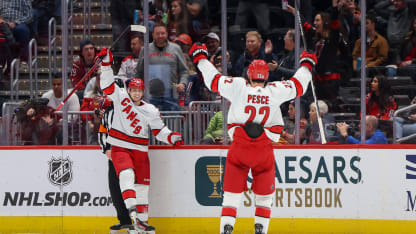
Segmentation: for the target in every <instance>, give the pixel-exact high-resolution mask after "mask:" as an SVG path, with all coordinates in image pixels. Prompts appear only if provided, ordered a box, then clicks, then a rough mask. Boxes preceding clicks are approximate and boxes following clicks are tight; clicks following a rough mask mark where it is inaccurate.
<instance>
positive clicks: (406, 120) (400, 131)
mask: <svg viewBox="0 0 416 234" xmlns="http://www.w3.org/2000/svg"><path fill="white" fill-rule="evenodd" d="M410 104H412V105H413V104H416V97H414V98H413V100H412V102H411V103H410ZM394 125H395V127H396V136H395V137H396V139H399V138H402V137H406V136H410V135H412V134H415V133H416V109H412V110H411V111H409V112H405V113H404V114H402V115H400V116H399V117H396V118H395V120H394Z"/></svg>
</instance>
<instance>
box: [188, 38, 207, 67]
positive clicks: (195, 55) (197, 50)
mask: <svg viewBox="0 0 416 234" xmlns="http://www.w3.org/2000/svg"><path fill="white" fill-rule="evenodd" d="M188 54H189V56H190V57H191V59H192V62H193V63H194V64H195V65H198V62H199V60H201V59H208V51H207V47H206V46H205V44H201V43H199V42H197V43H194V44H193V45H192V47H191V49H190V50H189V53H188Z"/></svg>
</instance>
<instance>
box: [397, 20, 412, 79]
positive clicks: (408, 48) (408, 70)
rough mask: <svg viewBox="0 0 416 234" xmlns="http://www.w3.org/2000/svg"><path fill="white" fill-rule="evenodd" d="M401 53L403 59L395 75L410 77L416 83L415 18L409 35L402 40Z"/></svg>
mask: <svg viewBox="0 0 416 234" xmlns="http://www.w3.org/2000/svg"><path fill="white" fill-rule="evenodd" d="M401 53H402V54H404V56H405V57H404V59H403V61H402V62H401V63H399V65H398V68H397V74H398V75H399V76H410V77H412V79H413V80H414V81H416V17H415V18H414V19H413V24H412V25H411V28H410V30H409V33H408V34H407V36H406V37H405V38H404V41H403V44H402V49H401Z"/></svg>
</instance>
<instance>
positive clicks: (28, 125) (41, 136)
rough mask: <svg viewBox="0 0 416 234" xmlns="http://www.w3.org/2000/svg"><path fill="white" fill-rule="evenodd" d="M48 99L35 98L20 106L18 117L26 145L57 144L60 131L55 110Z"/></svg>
mask: <svg viewBox="0 0 416 234" xmlns="http://www.w3.org/2000/svg"><path fill="white" fill-rule="evenodd" d="M47 102H48V100H47V99H44V98H41V99H34V100H30V101H28V102H25V103H24V104H23V105H22V107H21V108H18V111H17V113H16V114H17V119H18V121H19V122H20V123H21V137H22V141H23V144H24V145H55V144H56V136H57V133H58V125H57V121H56V119H54V118H52V112H53V110H52V109H51V108H50V107H48V106H47Z"/></svg>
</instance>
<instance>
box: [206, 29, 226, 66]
mask: <svg viewBox="0 0 416 234" xmlns="http://www.w3.org/2000/svg"><path fill="white" fill-rule="evenodd" d="M203 41H204V43H205V45H206V46H207V51H208V60H209V61H211V63H212V64H214V66H215V67H216V68H217V69H218V71H219V72H222V60H221V59H222V48H221V46H220V45H221V44H220V42H221V41H220V37H219V36H218V35H217V34H216V33H214V32H210V33H208V34H207V35H206V36H205V37H204V40H203ZM231 68H232V66H231V63H230V54H229V53H228V51H227V71H231Z"/></svg>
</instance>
